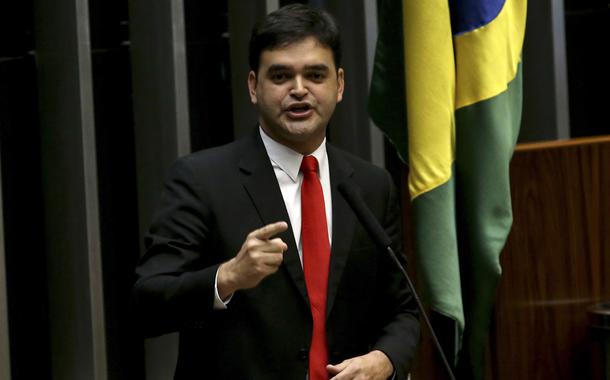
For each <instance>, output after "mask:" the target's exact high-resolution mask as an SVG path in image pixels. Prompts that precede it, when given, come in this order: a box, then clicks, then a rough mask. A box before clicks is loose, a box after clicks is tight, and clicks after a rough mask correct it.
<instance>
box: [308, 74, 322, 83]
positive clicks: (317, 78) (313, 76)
mask: <svg viewBox="0 0 610 380" xmlns="http://www.w3.org/2000/svg"><path fill="white" fill-rule="evenodd" d="M309 78H310V79H311V80H314V81H318V82H319V81H321V80H323V79H324V74H323V73H311V74H309Z"/></svg>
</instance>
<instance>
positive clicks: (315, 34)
mask: <svg viewBox="0 0 610 380" xmlns="http://www.w3.org/2000/svg"><path fill="white" fill-rule="evenodd" d="M250 67H251V71H250V73H249V77H248V88H249V93H250V98H251V100H252V103H253V104H254V105H256V107H257V108H258V111H259V126H258V128H257V129H256V130H255V131H254V133H253V134H252V135H250V136H247V137H246V138H243V139H241V140H238V141H236V142H233V143H231V144H228V145H226V146H222V147H218V148H213V149H209V150H204V151H200V152H197V153H193V154H191V155H189V156H186V157H183V158H181V159H179V160H178V161H177V162H176V163H175V164H174V165H173V167H172V168H171V170H170V174H169V178H168V179H167V182H166V185H165V188H164V191H163V193H162V195H161V202H160V205H159V207H158V210H157V212H156V215H155V218H154V221H153V223H152V226H151V228H150V231H149V234H148V235H147V237H146V248H147V252H146V255H145V256H144V257H143V258H142V261H141V263H140V264H139V266H138V268H137V274H138V281H137V283H136V284H135V286H134V301H135V307H136V311H137V312H138V313H139V314H138V315H139V318H140V321H141V326H142V328H143V330H144V332H145V333H146V334H147V335H149V336H154V335H159V334H163V333H167V332H172V331H179V332H180V347H179V358H178V364H177V368H176V374H175V378H176V379H191V378H192V379H195V378H198V379H239V380H241V379H265V380H267V379H295V380H304V379H307V378H309V379H310V380H319V379H329V378H332V379H336V380H341V379H387V378H392V377H394V378H397V379H401V380H402V379H405V378H406V376H407V374H408V371H409V367H410V365H411V361H412V359H413V356H414V353H415V350H416V347H417V343H418V341H419V324H418V318H417V312H416V310H415V306H414V300H413V298H412V295H411V293H410V292H409V290H408V289H407V286H406V281H405V280H404V279H403V277H402V275H401V273H400V271H399V270H398V268H397V267H396V266H395V265H394V263H393V262H392V260H391V259H390V258H389V257H388V256H387V255H386V253H385V252H380V251H379V250H378V249H377V248H376V247H375V246H374V244H373V242H372V241H371V239H370V238H369V236H368V235H367V233H366V232H365V231H364V229H363V227H362V226H361V225H360V223H359V222H358V220H357V219H356V216H355V215H354V213H353V212H352V210H351V209H350V207H349V205H348V204H347V202H346V201H345V200H344V199H343V197H342V196H341V194H340V193H339V192H338V186H339V185H340V184H341V183H348V184H350V185H351V186H354V187H355V188H357V189H358V191H359V192H360V193H361V195H362V197H363V199H364V200H365V201H366V203H367V204H368V206H369V207H370V208H371V210H372V212H373V213H374V215H375V216H376V217H377V218H378V220H379V221H380V222H381V223H382V225H383V227H384V228H385V230H386V232H387V233H388V234H389V236H390V237H391V238H392V241H393V244H394V248H395V250H397V251H398V249H399V245H400V242H401V234H400V210H399V206H398V202H397V198H396V192H395V189H394V187H393V184H392V181H391V179H390V176H389V175H388V174H387V172H385V171H384V170H382V169H379V168H376V167H374V166H372V165H371V164H369V163H367V162H365V161H363V160H361V159H358V158H356V157H354V156H352V155H350V154H347V153H345V152H342V151H340V150H339V149H337V148H335V147H333V146H332V145H330V144H328V143H326V138H325V136H326V127H327V124H328V120H329V119H330V117H331V115H332V113H333V111H334V109H335V106H336V104H337V103H338V102H340V101H341V99H342V96H343V89H344V72H343V69H342V68H340V42H339V33H338V30H337V27H336V24H335V22H334V20H333V19H332V18H331V17H330V16H329V15H328V14H327V13H325V12H322V11H319V10H314V9H310V8H308V7H306V6H303V5H291V6H287V7H284V8H281V9H280V10H278V11H276V12H273V13H271V14H269V15H268V16H267V17H266V19H265V20H264V21H263V22H262V23H261V24H259V25H258V26H257V27H255V29H254V30H253V32H252V38H251V41H250Z"/></svg>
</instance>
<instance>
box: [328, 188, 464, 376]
mask: <svg viewBox="0 0 610 380" xmlns="http://www.w3.org/2000/svg"><path fill="white" fill-rule="evenodd" d="M338 188H339V192H340V193H341V195H343V197H344V198H345V201H346V202H347V204H348V205H349V206H350V207H351V209H352V211H353V212H354V214H356V217H357V218H358V220H359V221H360V223H361V224H362V226H363V227H364V229H365V230H366V231H367V233H368V234H369V236H370V237H371V238H372V239H373V242H375V245H377V247H379V248H380V249H385V250H386V251H387V252H388V254H389V255H390V256H391V257H392V259H393V260H394V262H395V263H396V265H397V266H398V268H399V269H400V271H401V272H402V274H403V276H404V277H405V279H407V283H408V284H409V289H410V290H411V293H412V294H413V297H414V298H415V302H416V303H417V308H418V309H419V311H420V312H421V315H422V316H423V318H424V322H425V324H426V326H428V330H429V331H430V335H431V336H432V341H433V342H434V346H436V349H437V351H438V353H439V355H440V357H441V359H442V360H443V364H444V365H445V368H446V369H447V373H448V374H449V378H450V379H451V380H455V376H454V375H453V370H452V369H451V365H449V361H448V360H447V357H446V356H445V352H443V349H442V347H441V344H440V343H439V341H438V338H437V337H436V333H435V332H434V329H433V328H432V323H430V319H428V315H427V314H426V310H425V309H424V305H423V304H422V302H421V300H420V299H419V296H418V295H417V291H416V290H415V286H413V282H412V281H411V278H410V277H409V274H408V273H407V271H406V270H405V268H403V266H402V264H401V263H400V261H399V260H398V257H396V254H395V253H394V250H392V247H391V244H392V241H391V240H390V238H389V237H388V235H387V234H386V232H385V230H384V229H383V227H381V224H379V221H378V220H377V219H376V218H375V215H373V213H372V212H371V210H370V209H369V208H368V207H367V206H366V203H365V202H364V200H363V199H362V198H361V197H360V194H359V192H358V189H357V188H356V186H355V185H353V184H351V183H349V182H343V183H341V184H339V186H338Z"/></svg>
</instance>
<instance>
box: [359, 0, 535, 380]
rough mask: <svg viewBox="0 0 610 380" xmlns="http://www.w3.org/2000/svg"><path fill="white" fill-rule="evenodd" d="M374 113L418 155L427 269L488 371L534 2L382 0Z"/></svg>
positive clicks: (416, 194)
mask: <svg viewBox="0 0 610 380" xmlns="http://www.w3.org/2000/svg"><path fill="white" fill-rule="evenodd" d="M378 5H379V39H378V42H377V50H376V56H375V66H374V71H373V79H372V82H371V93H370V102H369V111H370V114H371V117H372V118H373V120H374V121H375V123H376V124H377V125H378V126H379V127H380V128H381V129H382V130H383V131H384V132H385V133H386V135H387V136H388V138H389V139H390V140H391V141H392V142H393V143H394V145H395V146H396V148H397V150H398V152H399V154H400V155H401V157H402V158H403V159H404V161H405V162H407V163H408V165H409V178H408V186H409V194H410V196H411V200H412V205H413V219H414V234H415V249H416V254H417V264H418V274H419V275H420V279H421V280H422V282H423V287H424V291H425V295H426V299H427V300H428V303H429V304H430V307H431V308H432V309H433V310H435V311H436V312H438V313H441V314H443V315H445V316H447V317H449V318H451V319H453V320H455V321H456V326H457V328H456V337H455V342H456V347H455V353H456V357H457V358H459V359H458V360H459V363H458V367H459V368H460V372H461V373H462V375H463V376H464V378H469V379H483V378H484V373H485V368H484V359H485V345H486V342H487V336H488V330H489V324H490V320H491V313H492V308H493V302H494V298H495V294H496V288H497V284H498V280H499V278H500V274H501V267H500V252H501V250H502V248H503V247H504V244H505V242H506V238H507V236H508V233H509V231H510V228H511V225H512V208H511V199H510V189H509V161H510V159H511V157H512V154H513V150H514V147H515V144H516V141H517V136H518V133H519V125H520V122H521V108H522V85H521V49H522V46H523V37H524V33H525V17H526V5H527V4H526V0H459V1H458V0H454V1H450V0H402V1H401V0H380V2H379V3H378Z"/></svg>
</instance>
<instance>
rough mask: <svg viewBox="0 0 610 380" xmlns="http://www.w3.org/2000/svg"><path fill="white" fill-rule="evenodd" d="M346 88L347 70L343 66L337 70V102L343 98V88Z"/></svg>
mask: <svg viewBox="0 0 610 380" xmlns="http://www.w3.org/2000/svg"><path fill="white" fill-rule="evenodd" d="M344 89H345V72H344V71H343V68H342V67H339V70H337V103H339V102H340V101H341V100H343V90H344Z"/></svg>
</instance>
